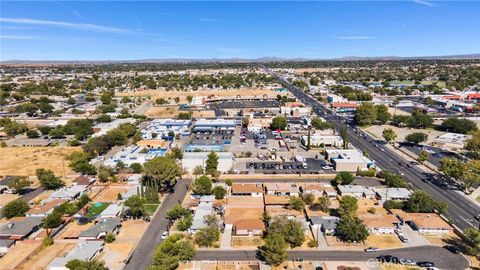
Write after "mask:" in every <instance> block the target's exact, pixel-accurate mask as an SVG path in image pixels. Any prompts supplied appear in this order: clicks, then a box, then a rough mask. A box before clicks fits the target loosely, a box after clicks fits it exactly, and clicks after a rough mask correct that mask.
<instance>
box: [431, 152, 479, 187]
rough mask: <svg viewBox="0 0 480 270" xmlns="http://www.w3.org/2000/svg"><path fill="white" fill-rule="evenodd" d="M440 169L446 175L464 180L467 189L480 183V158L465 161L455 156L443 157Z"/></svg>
mask: <svg viewBox="0 0 480 270" xmlns="http://www.w3.org/2000/svg"><path fill="white" fill-rule="evenodd" d="M438 169H439V170H440V171H441V172H443V173H444V174H445V175H446V176H448V177H450V178H453V179H456V180H458V181H460V182H463V183H464V185H465V189H466V190H468V189H470V188H471V187H472V186H474V185H475V184H476V183H480V160H478V159H471V160H469V161H468V162H463V161H461V160H458V159H455V158H442V159H441V160H440V166H439V167H438Z"/></svg>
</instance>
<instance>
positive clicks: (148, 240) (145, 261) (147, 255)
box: [124, 179, 192, 270]
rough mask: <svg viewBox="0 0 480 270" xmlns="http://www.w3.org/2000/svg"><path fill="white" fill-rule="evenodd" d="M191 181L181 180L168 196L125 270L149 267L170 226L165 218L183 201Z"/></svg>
mask: <svg viewBox="0 0 480 270" xmlns="http://www.w3.org/2000/svg"><path fill="white" fill-rule="evenodd" d="M191 181H192V180H191V179H181V180H179V181H178V182H177V184H176V185H175V187H174V192H173V193H171V194H169V195H167V196H166V198H165V199H164V200H163V201H162V204H161V205H160V209H159V210H158V211H157V213H156V215H155V216H154V217H153V219H152V221H151V223H150V226H149V227H148V229H147V230H146V231H145V233H144V234H143V237H142V239H140V242H139V243H138V245H137V246H136V248H135V251H134V252H133V254H132V256H131V257H130V260H129V261H128V262H127V265H125V268H124V269H125V270H137V269H146V268H147V267H148V265H149V264H150V262H151V261H152V256H153V253H154V252H155V250H156V247H157V246H158V245H159V244H160V243H161V242H163V240H162V239H161V237H162V232H164V231H166V230H167V226H168V220H167V219H166V218H165V217H166V215H167V212H168V210H169V209H170V208H171V207H172V206H174V205H175V204H178V203H180V202H181V201H182V200H183V198H184V197H185V195H186V194H187V190H188V186H189V185H190V182H191Z"/></svg>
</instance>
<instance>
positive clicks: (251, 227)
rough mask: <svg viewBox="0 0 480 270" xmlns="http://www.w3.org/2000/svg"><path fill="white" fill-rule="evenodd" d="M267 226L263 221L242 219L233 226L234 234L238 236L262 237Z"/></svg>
mask: <svg viewBox="0 0 480 270" xmlns="http://www.w3.org/2000/svg"><path fill="white" fill-rule="evenodd" d="M264 229H265V224H264V223H263V221H262V220H261V219H258V218H249V219H240V220H238V221H236V222H235V223H234V224H233V233H234V234H235V235H238V236H254V235H262V232H263V230H264Z"/></svg>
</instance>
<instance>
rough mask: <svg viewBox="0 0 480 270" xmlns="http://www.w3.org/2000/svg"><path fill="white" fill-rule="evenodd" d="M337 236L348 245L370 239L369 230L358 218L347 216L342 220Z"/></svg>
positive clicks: (338, 226)
mask: <svg viewBox="0 0 480 270" xmlns="http://www.w3.org/2000/svg"><path fill="white" fill-rule="evenodd" d="M336 234H337V236H338V237H339V238H340V239H341V240H342V241H345V242H348V243H354V242H355V243H358V242H364V241H365V240H366V239H367V237H368V230H367V228H366V227H365V225H364V224H363V223H362V221H361V220H360V219H358V218H357V217H349V216H345V217H342V218H341V219H340V222H339V223H338V225H337V230H336Z"/></svg>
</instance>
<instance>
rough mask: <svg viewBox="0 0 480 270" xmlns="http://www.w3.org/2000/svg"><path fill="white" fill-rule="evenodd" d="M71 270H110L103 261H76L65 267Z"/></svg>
mask: <svg viewBox="0 0 480 270" xmlns="http://www.w3.org/2000/svg"><path fill="white" fill-rule="evenodd" d="M65 267H67V268H68V269H69V270H108V268H107V267H106V266H105V263H104V262H103V261H99V260H96V259H94V260H79V259H74V260H71V261H69V262H67V264H66V265H65Z"/></svg>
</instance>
